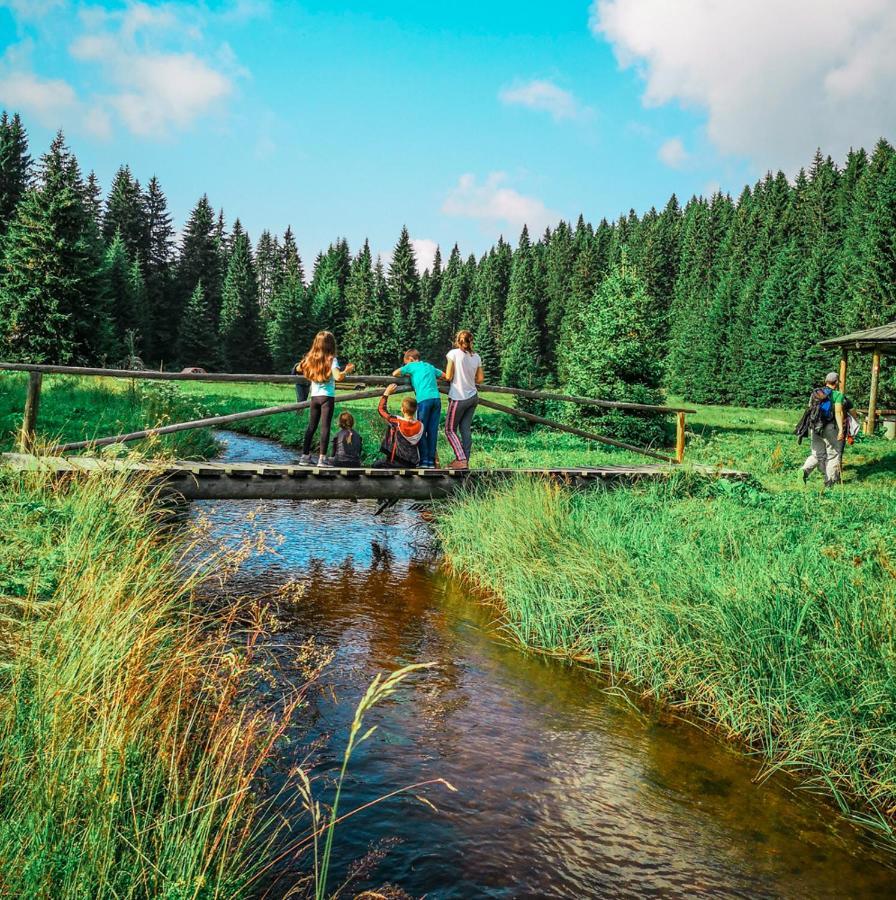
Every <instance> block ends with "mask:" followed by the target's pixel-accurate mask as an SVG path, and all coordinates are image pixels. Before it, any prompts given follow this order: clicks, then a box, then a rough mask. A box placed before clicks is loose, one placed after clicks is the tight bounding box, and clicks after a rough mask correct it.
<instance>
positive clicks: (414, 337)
mask: <svg viewBox="0 0 896 900" xmlns="http://www.w3.org/2000/svg"><path fill="white" fill-rule="evenodd" d="M388 284H389V303H390V304H391V312H392V336H393V348H394V349H393V355H394V358H397V361H398V362H400V361H401V353H402V352H403V351H404V350H406V349H408V348H409V347H412V346H415V345H416V343H417V341H418V340H419V338H420V335H421V333H422V332H423V328H422V327H421V326H422V310H421V309H420V276H419V275H418V274H417V260H416V258H415V257H414V248H413V247H412V246H411V237H410V235H409V234H408V230H407V228H402V229H401V236H400V237H399V239H398V243H397V244H396V245H395V252H394V253H393V254H392V262H391V263H390V264H389V279H388Z"/></svg>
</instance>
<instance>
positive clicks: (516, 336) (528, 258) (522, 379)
mask: <svg viewBox="0 0 896 900" xmlns="http://www.w3.org/2000/svg"><path fill="white" fill-rule="evenodd" d="M536 265H537V263H536V259H535V252H534V250H533V248H532V245H531V244H530V242H529V230H528V228H527V227H526V226H525V225H524V226H523V231H522V233H521V234H520V240H519V244H518V245H517V248H516V251H515V252H514V254H513V265H512V267H511V271H510V290H509V292H508V295H507V309H506V312H505V316H504V327H503V329H502V336H503V345H502V347H501V380H502V384H505V385H509V386H510V387H519V388H526V389H528V390H537V389H539V388H540V387H541V386H542V379H543V376H544V357H543V354H542V342H541V338H540V335H539V333H538V328H537V324H536V309H537V308H538V307H539V305H540V304H542V303H543V302H544V295H543V294H542V293H540V292H539V285H538V273H537V270H536Z"/></svg>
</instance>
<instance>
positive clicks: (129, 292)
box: [103, 231, 141, 359]
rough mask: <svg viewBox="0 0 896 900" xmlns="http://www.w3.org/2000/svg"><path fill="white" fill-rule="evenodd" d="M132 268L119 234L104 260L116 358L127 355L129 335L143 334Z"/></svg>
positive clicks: (107, 298)
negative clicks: (141, 332)
mask: <svg viewBox="0 0 896 900" xmlns="http://www.w3.org/2000/svg"><path fill="white" fill-rule="evenodd" d="M131 265H132V261H131V258H130V256H129V254H128V251H127V247H125V245H124V240H123V239H122V237H121V232H118V231H116V232H115V234H114V235H113V236H112V241H111V242H110V244H109V246H108V247H107V248H106V254H105V258H104V260H103V278H104V282H105V284H104V287H105V291H106V302H107V304H108V307H109V312H110V315H111V319H112V325H113V328H114V335H115V345H114V351H113V355H114V356H115V358H116V359H117V358H119V357H120V356H121V355H122V354H123V353H124V350H125V337H126V335H127V333H128V332H133V333H136V332H138V331H140V324H141V323H140V316H141V311H140V308H139V306H138V303H139V302H140V298H139V297H137V296H135V295H134V292H133V287H134V284H133V280H132V272H131ZM138 265H139V263H138Z"/></svg>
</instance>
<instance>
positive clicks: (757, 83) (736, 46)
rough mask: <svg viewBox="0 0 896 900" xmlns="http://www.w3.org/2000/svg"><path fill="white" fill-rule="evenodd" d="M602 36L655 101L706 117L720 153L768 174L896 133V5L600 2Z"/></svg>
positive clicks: (880, 1)
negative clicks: (770, 169)
mask: <svg viewBox="0 0 896 900" xmlns="http://www.w3.org/2000/svg"><path fill="white" fill-rule="evenodd" d="M591 27H592V30H593V31H594V33H595V34H597V35H599V36H601V37H603V38H605V39H607V40H608V41H610V42H611V43H612V45H613V47H614V49H615V52H616V55H617V58H618V60H619V62H620V64H621V65H622V66H624V67H629V66H633V67H636V68H637V70H638V71H639V73H640V74H641V75H642V76H643V78H644V81H645V92H644V101H645V103H646V104H648V105H657V104H663V103H668V102H671V101H676V102H680V103H682V104H685V105H688V106H693V107H696V108H700V109H703V110H705V111H706V113H707V134H708V136H709V138H710V140H711V141H712V142H713V143H714V144H715V145H716V146H717V147H718V149H719V150H721V151H722V152H723V153H731V154H739V155H744V156H747V157H748V158H750V159H751V160H752V161H753V162H754V163H755V164H756V166H757V167H758V168H766V167H778V166H781V167H784V168H785V169H787V170H788V171H793V170H794V169H795V168H796V167H798V166H799V165H800V164H803V163H805V162H806V161H807V160H808V159H809V157H810V156H811V154H812V152H813V151H814V149H815V148H816V147H817V146H821V147H822V148H823V149H824V150H825V151H826V152H830V153H832V154H835V155H837V156H840V157H842V156H843V155H844V154H845V153H846V151H847V150H848V149H849V147H850V146H858V145H860V144H863V145H865V146H870V145H872V144H873V143H874V142H875V141H876V139H877V138H878V137H880V136H881V135H887V134H889V135H890V136H892V135H893V131H894V126H896V91H894V90H893V84H894V82H896V53H894V52H893V47H894V45H896V3H894V2H893V0H849V2H848V3H844V2H842V0H676V2H675V3H669V2H668V0H595V2H594V3H593V4H592V7H591Z"/></svg>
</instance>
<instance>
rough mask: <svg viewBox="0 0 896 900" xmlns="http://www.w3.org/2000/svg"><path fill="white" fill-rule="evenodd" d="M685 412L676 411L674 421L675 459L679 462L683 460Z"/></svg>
mask: <svg viewBox="0 0 896 900" xmlns="http://www.w3.org/2000/svg"><path fill="white" fill-rule="evenodd" d="M686 416H687V413H683V412H680V413H676V416H675V418H676V423H675V461H676V462H677V463H679V464H681V463H683V462H684V421H685V417H686Z"/></svg>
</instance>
